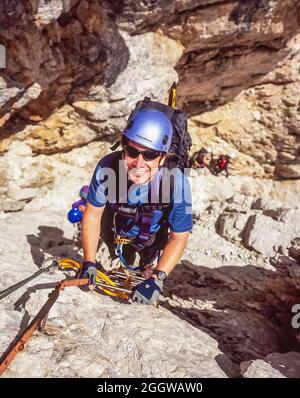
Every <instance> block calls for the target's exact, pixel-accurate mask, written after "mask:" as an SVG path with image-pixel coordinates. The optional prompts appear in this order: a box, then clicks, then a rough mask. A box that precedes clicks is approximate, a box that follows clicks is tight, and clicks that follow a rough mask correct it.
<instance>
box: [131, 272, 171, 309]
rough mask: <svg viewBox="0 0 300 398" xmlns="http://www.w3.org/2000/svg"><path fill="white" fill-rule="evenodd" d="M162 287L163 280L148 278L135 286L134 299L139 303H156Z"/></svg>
mask: <svg viewBox="0 0 300 398" xmlns="http://www.w3.org/2000/svg"><path fill="white" fill-rule="evenodd" d="M162 288H163V281H160V280H158V279H155V278H153V277H151V278H148V279H146V280H145V281H144V282H142V283H140V284H139V285H138V286H136V287H135V288H134V290H133V296H132V301H133V302H135V303H139V304H155V303H156V301H157V300H158V297H159V295H160V293H161V291H162Z"/></svg>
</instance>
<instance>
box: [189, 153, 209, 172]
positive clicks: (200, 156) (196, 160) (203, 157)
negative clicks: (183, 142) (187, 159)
mask: <svg viewBox="0 0 300 398" xmlns="http://www.w3.org/2000/svg"><path fill="white" fill-rule="evenodd" d="M207 155H208V151H207V149H205V148H201V149H200V150H199V151H197V152H195V153H194V155H193V157H192V166H193V167H194V168H197V169H203V168H204V167H206V166H207Z"/></svg>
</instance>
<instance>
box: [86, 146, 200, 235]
mask: <svg viewBox="0 0 300 398" xmlns="http://www.w3.org/2000/svg"><path fill="white" fill-rule="evenodd" d="M118 154H119V153H118ZM116 156H117V152H113V153H110V154H109V155H106V156H105V157H104V158H102V159H101V160H100V161H99V163H98V164H97V166H96V169H95V171H94V174H93V177H92V180H91V183H90V188H89V193H88V196H87V201H88V202H89V203H90V204H91V205H93V206H95V207H103V206H105V205H106V204H107V203H114V202H115V191H116V190H115V183H116V178H114V175H115V173H114V170H113V168H114V167H116V166H115V165H116V162H115V159H116ZM159 173H160V171H158V172H157V174H156V175H155V177H154V179H153V181H152V182H151V183H148V184H143V185H137V184H133V183H131V186H128V187H126V185H125V188H124V190H123V192H124V194H125V195H126V196H125V198H126V203H128V204H137V205H138V204H144V203H148V192H149V190H150V187H151V190H152V189H153V187H154V185H155V180H156V181H159V180H158V179H159V178H160V174H159ZM172 174H173V175H174V176H175V178H174V190H173V195H172V197H171V198H170V211H169V214H168V224H169V226H170V230H171V231H173V232H187V231H191V230H192V227H193V218H192V195H191V188H190V184H189V181H188V179H187V178H186V176H185V175H184V174H183V173H182V172H181V171H180V170H179V169H175V172H173V173H172ZM117 175H119V180H120V181H121V183H124V182H125V181H126V183H127V174H126V170H125V167H124V162H123V160H120V163H119V173H117ZM128 185H130V183H129V184H128ZM162 189H164V187H162ZM119 197H122V195H121V194H120V193H119ZM122 203H124V202H123V201H122ZM163 215H164V214H163V211H162V210H155V211H154V215H153V218H152V222H151V227H150V234H154V233H156V232H157V231H158V230H159V228H160V226H161V221H162V218H163ZM139 228H140V227H139V226H138V225H133V226H132V228H131V229H130V230H129V231H127V232H124V233H121V234H122V235H123V236H124V235H125V236H128V237H130V238H135V237H137V236H138V235H139Z"/></svg>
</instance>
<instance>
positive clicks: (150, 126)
mask: <svg viewBox="0 0 300 398" xmlns="http://www.w3.org/2000/svg"><path fill="white" fill-rule="evenodd" d="M123 136H124V137H126V138H128V139H129V140H131V141H133V142H135V143H136V144H140V145H143V146H145V147H147V148H150V149H154V150H155V151H159V152H168V150H169V149H170V146H171V143H172V137H173V126H172V123H171V122H170V120H169V119H168V117H167V116H166V115H165V114H164V113H163V112H160V111H158V110H156V109H144V110H140V111H138V112H137V113H136V114H134V115H133V117H132V118H130V119H129V121H128V124H127V126H126V127H125V129H124V131H123Z"/></svg>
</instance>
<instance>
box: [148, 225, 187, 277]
mask: <svg viewBox="0 0 300 398" xmlns="http://www.w3.org/2000/svg"><path fill="white" fill-rule="evenodd" d="M188 238H189V232H188V231H187V232H172V231H171V233H170V238H169V240H168V242H167V244H166V246H165V248H164V250H163V252H162V255H161V257H160V259H159V262H158V264H157V267H156V269H157V270H158V271H164V272H165V273H166V274H167V275H169V273H170V272H171V271H172V270H173V269H174V268H175V266H176V264H177V263H178V261H179V260H180V258H181V256H182V254H183V252H184V249H185V248H186V245H187V242H188ZM153 276H155V275H153Z"/></svg>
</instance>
